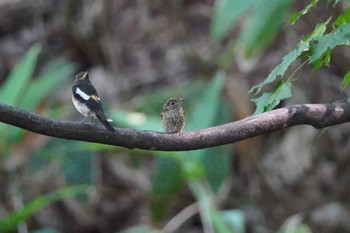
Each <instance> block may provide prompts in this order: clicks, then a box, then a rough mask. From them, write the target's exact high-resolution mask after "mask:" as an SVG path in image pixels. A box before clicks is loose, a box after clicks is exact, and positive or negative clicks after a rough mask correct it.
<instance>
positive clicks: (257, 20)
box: [239, 0, 291, 57]
mask: <svg viewBox="0 0 350 233" xmlns="http://www.w3.org/2000/svg"><path fill="white" fill-rule="evenodd" d="M290 3H291V1H290V0H274V1H264V0H259V1H255V4H254V7H253V11H252V14H251V15H250V17H249V18H248V19H247V20H246V25H245V27H244V28H243V31H242V33H241V36H240V39H239V42H240V44H242V45H243V46H244V48H245V51H246V54H247V56H248V57H249V56H252V55H253V54H254V53H256V52H258V51H259V50H261V49H262V48H263V47H265V46H266V45H268V43H270V41H271V40H272V38H273V37H274V36H275V33H276V31H277V29H278V28H280V26H281V25H282V22H283V20H284V17H285V15H286V12H287V10H288V9H289V6H290Z"/></svg>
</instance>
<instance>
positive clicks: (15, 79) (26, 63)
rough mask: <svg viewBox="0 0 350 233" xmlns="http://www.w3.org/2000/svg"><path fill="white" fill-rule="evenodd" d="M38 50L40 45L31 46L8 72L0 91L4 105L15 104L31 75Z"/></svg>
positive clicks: (0, 97)
mask: <svg viewBox="0 0 350 233" xmlns="http://www.w3.org/2000/svg"><path fill="white" fill-rule="evenodd" d="M40 50H41V46H40V45H38V44H35V45H33V46H32V47H31V48H30V49H29V50H28V51H27V52H26V54H25V55H24V56H23V58H22V59H21V60H20V61H19V63H18V64H17V65H16V67H15V68H14V69H13V70H12V71H11V72H10V74H9V75H8V77H7V78H6V81H5V82H4V84H3V85H2V87H1V89H0V99H1V101H2V102H3V103H4V104H7V105H11V106H15V105H16V104H17V101H18V99H19V98H20V97H21V96H22V95H23V92H24V90H25V88H26V87H27V86H28V82H29V79H30V77H32V75H33V72H34V69H35V65H36V62H37V59H38V56H39V53H40Z"/></svg>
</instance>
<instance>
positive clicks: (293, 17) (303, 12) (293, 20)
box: [289, 0, 318, 25]
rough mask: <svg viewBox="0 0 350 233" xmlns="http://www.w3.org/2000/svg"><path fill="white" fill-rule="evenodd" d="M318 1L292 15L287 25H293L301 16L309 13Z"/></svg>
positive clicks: (314, 0)
mask: <svg viewBox="0 0 350 233" xmlns="http://www.w3.org/2000/svg"><path fill="white" fill-rule="evenodd" d="M317 3H318V0H312V1H311V2H310V4H308V5H307V6H306V7H305V8H304V9H303V10H301V11H298V12H295V13H293V14H292V15H291V16H290V18H289V23H290V24H292V25H293V24H294V23H295V22H296V21H297V20H298V19H299V18H300V17H301V16H304V15H306V14H307V13H309V12H310V11H311V10H312V9H313V8H315V7H316V6H317Z"/></svg>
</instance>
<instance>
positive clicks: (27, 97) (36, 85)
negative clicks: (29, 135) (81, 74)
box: [10, 60, 74, 141]
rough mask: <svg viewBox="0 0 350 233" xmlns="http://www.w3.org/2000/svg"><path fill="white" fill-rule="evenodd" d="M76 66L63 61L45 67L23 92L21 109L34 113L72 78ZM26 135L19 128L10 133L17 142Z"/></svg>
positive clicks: (11, 137)
mask: <svg viewBox="0 0 350 233" xmlns="http://www.w3.org/2000/svg"><path fill="white" fill-rule="evenodd" d="M73 71H74V65H73V64H71V63H67V62H66V61H63V60H55V61H52V62H50V63H48V64H47V65H46V66H45V67H44V72H42V74H41V75H40V76H39V77H38V78H36V79H35V80H33V81H32V82H30V83H28V84H27V85H28V87H27V88H25V89H23V90H22V95H21V97H20V98H18V105H19V108H21V109H24V110H27V111H30V112H34V111H35V110H36V108H37V107H38V105H39V104H40V102H41V101H43V100H44V98H45V97H46V96H47V95H49V94H50V93H51V92H52V91H54V90H56V89H57V87H59V86H60V85H61V83H62V82H63V80H64V79H66V78H67V77H69V76H71V75H72V74H73ZM23 134H24V131H23V130H22V129H19V128H14V129H12V130H11V132H10V139H11V140H12V141H17V140H19V138H20V137H21V136H22V135H23Z"/></svg>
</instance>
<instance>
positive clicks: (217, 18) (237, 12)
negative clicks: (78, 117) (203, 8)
mask: <svg viewBox="0 0 350 233" xmlns="http://www.w3.org/2000/svg"><path fill="white" fill-rule="evenodd" d="M255 2H256V0H235V1H232V0H219V1H217V4H216V5H215V7H214V13H213V21H212V23H211V27H210V29H211V36H212V37H213V38H214V39H221V38H223V37H224V36H226V35H227V33H228V32H229V30H230V29H231V27H232V26H233V24H234V23H235V22H237V20H238V18H239V17H240V16H241V15H242V14H243V13H244V12H245V11H247V10H249V9H250V8H251V7H252V6H253V5H254V4H255Z"/></svg>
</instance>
